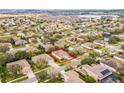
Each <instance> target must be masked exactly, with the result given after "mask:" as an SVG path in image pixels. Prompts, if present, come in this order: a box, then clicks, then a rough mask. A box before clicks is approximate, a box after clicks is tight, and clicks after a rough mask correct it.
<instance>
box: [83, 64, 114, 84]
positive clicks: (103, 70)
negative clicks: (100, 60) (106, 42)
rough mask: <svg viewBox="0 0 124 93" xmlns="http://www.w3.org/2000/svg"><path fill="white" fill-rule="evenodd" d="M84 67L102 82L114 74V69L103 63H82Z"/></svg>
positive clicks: (89, 73)
mask: <svg viewBox="0 0 124 93" xmlns="http://www.w3.org/2000/svg"><path fill="white" fill-rule="evenodd" d="M82 69H83V70H85V71H86V72H87V74H88V75H89V76H91V77H93V78H94V79H95V80H96V81H97V82H102V80H104V79H105V78H107V77H108V76H110V75H112V71H111V70H109V69H108V68H107V67H106V66H103V65H100V64H98V65H94V66H90V65H87V64H86V65H82Z"/></svg>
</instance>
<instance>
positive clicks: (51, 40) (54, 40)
mask: <svg viewBox="0 0 124 93" xmlns="http://www.w3.org/2000/svg"><path fill="white" fill-rule="evenodd" d="M49 40H50V43H51V44H52V45H55V42H56V41H58V39H57V38H50V39H49Z"/></svg>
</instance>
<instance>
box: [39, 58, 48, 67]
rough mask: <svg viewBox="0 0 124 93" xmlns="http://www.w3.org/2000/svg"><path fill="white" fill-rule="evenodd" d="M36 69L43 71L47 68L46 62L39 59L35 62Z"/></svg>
mask: <svg viewBox="0 0 124 93" xmlns="http://www.w3.org/2000/svg"><path fill="white" fill-rule="evenodd" d="M37 67H38V68H41V69H44V68H46V67H48V63H47V61H45V60H44V59H42V58H39V59H38V60H37Z"/></svg>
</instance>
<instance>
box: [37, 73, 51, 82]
mask: <svg viewBox="0 0 124 93" xmlns="http://www.w3.org/2000/svg"><path fill="white" fill-rule="evenodd" d="M47 79H49V75H48V74H47V72H46V71H42V72H41V73H39V75H38V81H39V82H44V81H45V80H47Z"/></svg>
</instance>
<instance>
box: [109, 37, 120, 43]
mask: <svg viewBox="0 0 124 93" xmlns="http://www.w3.org/2000/svg"><path fill="white" fill-rule="evenodd" d="M118 41H120V39H119V38H118V37H116V36H111V37H110V39H109V41H108V42H109V43H110V44H116V43H118Z"/></svg>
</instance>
